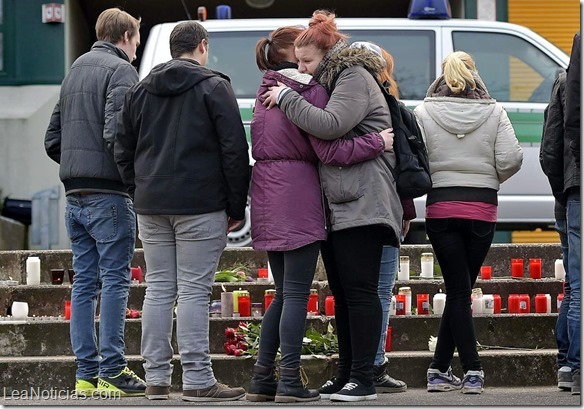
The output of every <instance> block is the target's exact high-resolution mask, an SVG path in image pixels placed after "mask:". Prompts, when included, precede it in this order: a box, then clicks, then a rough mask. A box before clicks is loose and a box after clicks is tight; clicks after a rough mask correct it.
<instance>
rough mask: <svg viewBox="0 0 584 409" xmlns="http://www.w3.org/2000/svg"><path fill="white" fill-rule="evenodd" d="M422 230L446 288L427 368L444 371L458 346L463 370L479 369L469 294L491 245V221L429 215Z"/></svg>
mask: <svg viewBox="0 0 584 409" xmlns="http://www.w3.org/2000/svg"><path fill="white" fill-rule="evenodd" d="M426 232H427V234H428V238H429V239H430V243H432V248H433V249H434V253H435V254H436V258H437V259H438V263H439V265H440V268H441V269H442V276H443V277H444V287H445V288H446V305H445V307H444V312H443V314H442V318H441V319H440V328H439V330H438V341H437V343H436V351H435V352H434V358H433V359H432V363H431V364H430V368H433V369H438V370H440V372H446V371H447V370H448V367H449V366H450V365H451V363H452V358H453V355H454V350H455V349H458V356H459V358H460V363H461V366H462V370H463V371H464V372H465V373H466V372H468V371H479V370H481V369H482V365H481V361H480V359H479V354H478V353H477V341H476V336H475V328H474V322H473V319H472V314H471V308H470V307H471V300H470V294H471V290H472V288H473V286H474V285H475V283H476V280H477V276H478V274H479V271H480V269H481V265H482V264H483V261H485V258H486V256H487V253H488V251H489V248H490V247H491V243H492V241H493V236H494V235H495V223H490V222H485V221H481V220H470V219H458V218H449V219H433V218H430V219H426Z"/></svg>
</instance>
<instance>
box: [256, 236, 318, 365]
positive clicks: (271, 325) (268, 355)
mask: <svg viewBox="0 0 584 409" xmlns="http://www.w3.org/2000/svg"><path fill="white" fill-rule="evenodd" d="M319 250H320V242H315V243H311V244H308V245H306V246H303V247H300V248H299V249H295V250H290V251H268V260H269V261H270V267H271V269H272V276H273V277H274V284H275V287H276V295H275V296H274V299H273V300H272V302H271V303H270V306H269V308H268V310H267V311H266V312H265V314H264V318H263V319H262V329H261V334H260V345H259V351H258V360H257V363H258V365H260V366H264V367H268V368H271V367H273V366H274V364H275V360H276V353H277V352H278V347H280V354H281V358H280V366H281V367H283V368H289V369H294V368H299V367H300V351H301V350H302V339H303V338H304V328H305V326H306V308H307V304H308V296H309V295H310V288H311V287H312V280H313V278H314V271H315V269H316V261H317V259H318V252H319Z"/></svg>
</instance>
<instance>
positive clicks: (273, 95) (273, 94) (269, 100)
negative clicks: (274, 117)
mask: <svg viewBox="0 0 584 409" xmlns="http://www.w3.org/2000/svg"><path fill="white" fill-rule="evenodd" d="M284 88H286V85H284V84H282V83H281V82H280V81H278V85H276V86H273V87H269V88H268V91H267V92H265V93H263V94H262V96H261V97H260V100H261V102H262V104H263V105H265V106H267V107H268V109H270V108H273V107H275V106H276V105H278V103H277V101H276V100H277V98H278V95H279V94H280V92H281V91H282V90H283V89H284Z"/></svg>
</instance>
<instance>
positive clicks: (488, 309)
mask: <svg viewBox="0 0 584 409" xmlns="http://www.w3.org/2000/svg"><path fill="white" fill-rule="evenodd" d="M483 313H484V314H494V313H495V299H494V298H493V295H492V294H484V295H483Z"/></svg>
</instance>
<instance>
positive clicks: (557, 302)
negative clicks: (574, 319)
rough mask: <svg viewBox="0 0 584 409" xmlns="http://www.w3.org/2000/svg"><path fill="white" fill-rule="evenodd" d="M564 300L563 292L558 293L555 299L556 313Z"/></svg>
mask: <svg viewBox="0 0 584 409" xmlns="http://www.w3.org/2000/svg"><path fill="white" fill-rule="evenodd" d="M563 301H564V294H563V293H562V294H558V298H557V300H556V307H557V308H558V313H559V312H560V307H561V306H562V302H563Z"/></svg>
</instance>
